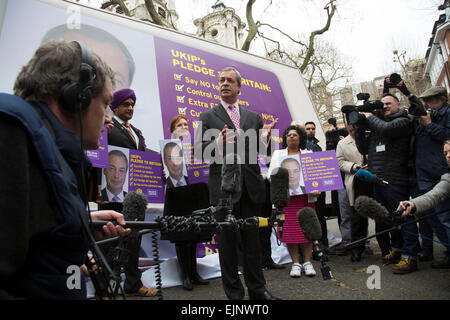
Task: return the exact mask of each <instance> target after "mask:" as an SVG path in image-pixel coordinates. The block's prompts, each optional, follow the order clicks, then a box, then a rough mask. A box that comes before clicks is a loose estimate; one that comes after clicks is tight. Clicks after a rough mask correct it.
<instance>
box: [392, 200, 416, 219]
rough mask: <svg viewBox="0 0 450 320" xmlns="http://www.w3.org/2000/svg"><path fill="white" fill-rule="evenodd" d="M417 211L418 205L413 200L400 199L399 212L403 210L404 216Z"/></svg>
mask: <svg viewBox="0 0 450 320" xmlns="http://www.w3.org/2000/svg"><path fill="white" fill-rule="evenodd" d="M414 211H416V205H415V204H414V202H412V201H400V203H399V205H398V208H397V212H403V213H402V217H406V216H408V215H410V214H411V213H413V212H414Z"/></svg>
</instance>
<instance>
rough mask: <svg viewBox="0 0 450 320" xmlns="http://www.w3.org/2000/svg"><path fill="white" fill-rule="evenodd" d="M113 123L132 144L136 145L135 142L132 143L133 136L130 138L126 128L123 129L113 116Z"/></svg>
mask: <svg viewBox="0 0 450 320" xmlns="http://www.w3.org/2000/svg"><path fill="white" fill-rule="evenodd" d="M113 123H114V125H115V126H116V127H117V128H118V129H120V131H121V132H122V133H123V134H124V135H125V136H126V137H127V138H128V139H129V140H130V142H131V143H132V144H134V145H136V144H135V143H134V140H133V138H131V136H130V134H129V133H128V131H127V129H125V128H124V126H123V125H121V124H120V122H119V121H117V120H116V119H114V118H113ZM136 147H138V146H136Z"/></svg>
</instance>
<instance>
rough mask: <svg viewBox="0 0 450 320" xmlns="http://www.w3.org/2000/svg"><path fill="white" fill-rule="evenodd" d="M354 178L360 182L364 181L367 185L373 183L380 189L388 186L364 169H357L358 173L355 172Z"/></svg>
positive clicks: (385, 182) (387, 183)
mask: <svg viewBox="0 0 450 320" xmlns="http://www.w3.org/2000/svg"><path fill="white" fill-rule="evenodd" d="M356 177H357V178H358V179H360V180H362V181H365V182H368V183H374V184H376V185H379V186H382V187H387V186H389V182H387V181H385V180H383V179H381V178H379V177H377V176H376V175H374V174H373V173H372V172H370V171H367V170H364V169H359V170H358V171H356Z"/></svg>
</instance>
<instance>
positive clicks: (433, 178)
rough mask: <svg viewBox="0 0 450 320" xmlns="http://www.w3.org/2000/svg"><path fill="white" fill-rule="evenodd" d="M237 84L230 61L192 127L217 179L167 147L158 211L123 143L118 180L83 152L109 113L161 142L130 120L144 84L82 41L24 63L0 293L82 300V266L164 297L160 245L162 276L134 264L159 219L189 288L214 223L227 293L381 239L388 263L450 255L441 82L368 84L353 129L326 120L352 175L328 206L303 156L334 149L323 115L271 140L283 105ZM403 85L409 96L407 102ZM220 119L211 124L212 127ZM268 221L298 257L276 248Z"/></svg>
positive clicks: (352, 253)
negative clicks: (184, 165)
mask: <svg viewBox="0 0 450 320" xmlns="http://www.w3.org/2000/svg"><path fill="white" fill-rule="evenodd" d="M241 83H242V78H241V75H240V73H239V70H237V69H236V68H234V67H226V66H224V68H223V69H222V70H221V71H218V79H217V85H218V89H219V94H220V103H218V104H217V105H216V106H214V107H213V108H211V109H207V110H205V111H204V112H202V113H201V115H200V118H199V121H200V122H201V123H202V131H200V130H198V131H197V132H196V135H195V139H194V148H195V149H197V150H199V151H200V152H199V154H201V155H203V156H204V155H206V154H207V152H205V150H206V151H207V150H214V152H212V153H211V154H210V158H209V159H206V160H209V161H210V162H209V183H208V184H189V179H188V176H186V175H184V174H183V171H182V169H181V167H180V161H182V159H183V151H182V150H181V149H180V148H179V147H178V146H177V144H173V145H168V146H167V148H164V150H163V152H162V153H163V154H161V163H164V164H165V165H166V166H167V171H168V172H164V176H165V174H166V173H167V174H168V176H167V178H165V179H166V180H165V185H166V195H165V196H166V206H165V208H164V214H163V216H161V217H159V218H158V219H156V220H155V221H151V222H148V221H144V220H145V213H146V209H147V199H146V197H145V196H142V195H139V194H138V193H136V192H131V191H130V192H128V193H127V192H125V191H123V188H122V187H123V183H124V180H125V176H126V172H127V170H128V163H127V158H126V156H124V155H123V154H122V153H121V152H119V151H115V152H112V151H111V152H110V154H109V167H108V168H106V169H105V171H104V176H105V180H106V183H107V186H106V187H105V188H104V189H101V188H99V185H100V184H99V181H100V179H101V171H99V170H98V169H96V168H94V167H92V165H91V162H90V160H89V159H88V158H87V156H86V154H85V150H95V149H97V148H98V147H99V139H100V135H101V132H102V131H103V130H104V128H105V125H106V127H107V131H108V142H109V144H110V145H113V146H117V147H123V148H129V149H134V150H140V151H144V152H151V153H158V152H156V151H153V150H150V149H148V148H147V147H146V143H145V139H144V138H143V135H142V132H141V130H139V129H138V128H136V127H135V126H133V125H131V124H130V123H129V122H130V121H132V120H133V115H134V113H133V111H134V107H135V103H136V101H137V100H138V97H136V93H135V92H134V91H133V90H132V89H131V88H122V89H120V90H115V74H114V72H113V71H112V70H111V68H110V67H109V66H108V65H107V64H106V63H105V62H104V60H103V59H102V57H100V56H99V55H97V54H96V53H94V52H91V50H90V49H89V48H88V47H86V46H85V45H83V44H82V43H81V42H77V41H71V42H68V41H50V42H47V43H45V44H42V45H41V46H40V47H39V48H38V50H37V51H36V52H35V54H34V56H33V57H32V58H31V60H30V61H29V62H28V63H27V64H25V65H24V66H23V68H22V70H21V71H20V72H19V75H18V76H17V79H16V81H15V84H14V94H6V93H1V94H0V135H1V137H3V138H2V139H1V140H2V141H1V143H0V152H1V154H2V157H0V166H1V167H2V168H4V170H2V171H1V173H0V181H1V184H0V189H1V197H0V211H1V213H2V223H1V224H0V243H1V245H0V298H1V299H56V300H60V299H76V300H83V299H87V288H86V281H85V277H90V278H91V282H92V284H93V286H94V288H95V296H96V298H97V299H115V298H116V297H117V296H118V295H122V294H124V295H127V296H139V297H153V296H157V295H158V294H160V295H161V274H160V270H159V267H160V266H159V261H158V257H156V263H157V265H156V269H157V272H156V277H157V286H156V288H148V287H146V286H145V285H144V284H143V283H142V281H141V271H140V270H139V269H138V261H139V256H140V245H141V239H142V235H143V234H144V233H146V232H151V233H152V237H153V239H154V240H155V239H156V234H157V233H159V232H160V233H161V235H162V239H165V240H170V242H171V243H172V244H173V245H174V246H175V247H176V254H177V260H178V263H179V265H180V272H181V274H180V277H181V278H182V286H183V288H184V289H185V290H189V291H190V290H195V286H197V285H203V286H208V285H209V282H208V280H206V279H203V278H202V277H201V276H200V275H199V273H198V271H197V256H196V250H197V249H196V248H197V247H196V245H197V243H199V242H206V241H210V240H211V238H212V237H213V235H214V233H215V232H216V233H217V242H218V256H219V258H218V259H219V263H220V269H221V281H222V286H223V290H224V293H225V295H226V297H227V298H228V299H230V300H243V299H244V298H245V297H246V292H247V294H248V298H249V299H250V300H278V299H279V298H280V297H275V296H274V295H272V294H271V293H270V291H269V289H270V288H268V284H267V283H266V280H265V276H264V270H265V269H280V271H279V272H280V276H281V273H282V272H285V271H288V270H289V268H290V270H289V276H290V277H292V278H301V277H302V275H305V276H307V277H314V276H317V272H316V270H315V268H314V260H315V261H320V264H321V265H320V271H321V274H322V277H323V278H324V279H331V278H332V274H331V271H330V266H328V265H327V262H329V263H330V264H332V261H333V257H331V256H332V255H340V256H344V255H348V258H349V259H350V260H351V261H352V262H358V261H362V260H363V259H364V256H365V255H367V254H372V255H373V254H374V251H376V252H378V250H374V249H375V248H374V247H373V244H372V247H371V246H370V245H369V242H370V239H371V238H372V237H376V241H377V244H378V247H379V249H380V252H381V254H380V257H379V261H380V264H384V265H392V272H393V273H395V274H406V273H411V272H417V271H419V270H420V265H421V263H426V262H428V261H430V263H431V267H432V268H445V269H448V268H450V197H449V196H450V174H449V171H448V169H449V166H450V105H449V104H448V103H447V102H448V101H447V97H448V92H447V90H446V89H445V88H443V87H431V88H430V89H428V90H426V91H425V92H419V93H415V92H413V93H411V92H410V91H409V90H408V88H407V84H406V83H405V81H404V80H402V79H401V78H400V77H399V76H398V75H397V74H392V75H391V76H389V77H386V79H385V82H384V93H383V97H382V98H381V100H370V97H369V96H368V95H367V94H359V95H358V99H359V100H360V101H362V104H359V105H346V106H344V107H342V110H341V111H342V113H343V114H344V120H345V129H344V128H338V126H337V123H336V120H335V119H330V120H329V123H330V124H331V125H332V126H333V128H334V129H332V130H329V131H328V132H326V141H325V144H324V145H325V146H326V147H325V149H326V150H335V153H336V159H337V162H338V165H339V169H340V172H341V178H342V182H343V185H344V188H343V189H341V190H334V191H332V192H331V207H330V206H329V205H328V206H327V203H326V202H327V201H326V193H325V192H319V191H317V190H313V191H309V192H307V191H306V190H307V189H306V187H305V181H304V178H303V174H302V168H301V165H300V161H299V160H298V158H299V156H301V155H305V154H307V155H308V154H309V155H311V154H313V153H314V152H321V151H323V150H322V148H321V147H320V145H319V141H318V140H317V138H316V132H315V130H316V124H315V123H314V122H313V121H310V119H301V120H299V121H293V122H292V123H291V125H289V126H288V127H287V128H279V129H280V132H282V135H281V136H280V137H281V138H282V146H281V148H280V149H278V150H272V149H271V137H272V133H273V129H274V128H276V127H277V123H278V119H270V120H269V119H267V120H266V121H263V120H262V117H261V115H260V114H259V113H256V112H253V111H250V110H249V109H247V108H243V107H242V106H241V105H240V104H239V103H238V102H237V101H238V96H239V94H240V91H241ZM393 89H398V91H400V92H401V94H403V95H405V96H406V97H407V98H408V100H409V107H408V108H407V109H404V108H401V107H400V102H399V98H398V96H397V95H395V94H394V92H393V91H394V90H393ZM395 91H396V92H397V90H395ZM415 94H418V95H417V96H416V95H415ZM149 125H150V124H149ZM188 128H189V126H188V119H187V118H186V117H183V116H179V115H177V116H175V117H174V118H173V119H172V122H171V126H170V133H171V134H176V137H177V138H180V139H183V136H184V133H186V131H187V130H188ZM211 129H214V130H216V131H215V132H216V133H217V134H216V135H215V136H208V135H207V134H205V133H206V131H207V130H211ZM247 130H253V131H254V132H258V133H259V135H258V136H257V140H258V141H257V146H258V147H257V148H253V147H252V146H251V145H250V143H251V141H249V140H250V139H248V138H247V137H246V135H244V134H243V133H242V132H246V131H247ZM207 137H208V138H207ZM238 147H241V148H242V147H243V150H244V156H243V157H242V154H241V153H239V150H237V149H238ZM262 148H266V149H267V150H269V151H270V152H269V153H268V154H267V156H266V157H265V163H266V167H267V172H266V173H264V174H263V173H262V171H261V168H260V166H259V164H257V163H256V164H254V163H251V162H249V161H248V159H252V157H254V158H255V159H256V155H257V153H258V152H262ZM169 149H170V150H171V151H168V150H169ZM230 150H231V153H230ZM241 151H242V150H241ZM218 158H219V159H220V160H221V161H217V159H218ZM296 158H297V160H296ZM222 160H223V161H222ZM89 202H96V203H97V204H98V211H97V210H96V211H91V210H90V206H89V205H88V203H89ZM330 208H331V210H332V214H331V215H334V216H336V217H337V218H338V224H339V230H340V233H341V234H340V236H341V238H342V241H341V242H340V243H339V244H337V245H334V246H330V244H329V239H328V230H327V219H326V218H327V216H330V212H329V209H330ZM183 210H184V211H183ZM178 211H183V212H188V213H189V214H186V215H185V214H175V212H178ZM369 219H373V220H374V221H375V234H374V235H369ZM272 227H273V228H275V233H276V234H277V237H279V240H280V241H281V243H282V244H280V245H282V246H285V247H286V248H287V252H288V254H289V257H290V258H291V260H292V263H289V264H283V265H281V264H277V263H275V262H274V261H273V259H272V252H271V250H272V248H271V241H270V238H271V235H272ZM435 238H436V240H435ZM155 241H156V240H155ZM436 242H437V243H436ZM105 244H106V245H105ZM437 245H439V246H445V248H446V249H445V252H444V256H438V255H436V254H435V251H434V250H433V248H435V247H436V246H437ZM375 254H378V253H375ZM72 266H75V267H76V268H77V267H78V268H79V270H80V271H81V273H80V275H79V276H80V279H78V280H77V279H75V278H74V275H77V272H76V268H75V269H74V272H73V273H70V272H69V273H68V270H72V269H70V268H71V267H72ZM283 269H288V270H285V271H282V270H283ZM239 271H241V272H242V273H243V277H244V280H245V286H246V288H245V287H244V284H243V283H242V281H241V278H240V275H239ZM285 273H286V272H285ZM121 274H123V275H124V276H125V281H124V285H123V288H122V285H121ZM286 298H289V297H286Z"/></svg>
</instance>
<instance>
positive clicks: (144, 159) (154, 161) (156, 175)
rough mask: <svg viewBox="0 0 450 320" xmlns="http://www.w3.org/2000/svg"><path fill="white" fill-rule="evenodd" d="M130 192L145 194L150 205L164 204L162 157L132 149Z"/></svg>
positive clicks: (129, 177) (129, 179)
mask: <svg viewBox="0 0 450 320" xmlns="http://www.w3.org/2000/svg"><path fill="white" fill-rule="evenodd" d="M129 157H130V158H129V174H128V190H129V191H135V192H138V193H143V194H145V195H146V196H147V198H148V202H150V203H164V183H163V180H162V162H161V155H159V154H157V153H150V152H144V151H138V150H132V149H130V155H129Z"/></svg>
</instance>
